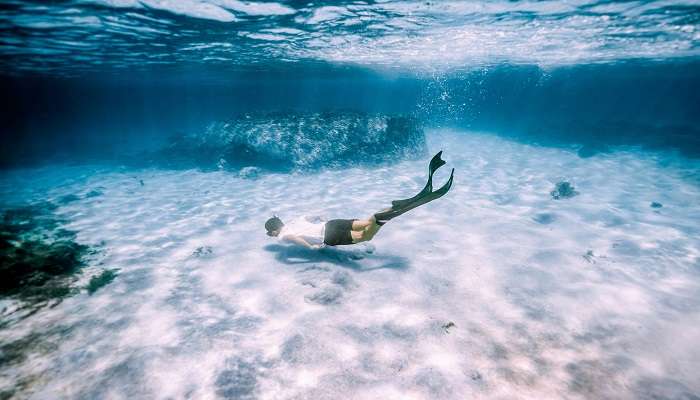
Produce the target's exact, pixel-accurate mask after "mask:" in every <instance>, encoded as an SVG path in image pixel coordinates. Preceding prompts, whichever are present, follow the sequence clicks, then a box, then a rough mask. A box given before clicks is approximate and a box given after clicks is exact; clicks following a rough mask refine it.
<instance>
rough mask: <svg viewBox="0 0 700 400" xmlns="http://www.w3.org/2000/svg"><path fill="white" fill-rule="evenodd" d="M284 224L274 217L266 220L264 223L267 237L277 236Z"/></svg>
mask: <svg viewBox="0 0 700 400" xmlns="http://www.w3.org/2000/svg"><path fill="white" fill-rule="evenodd" d="M283 226H284V223H283V222H282V220H281V219H279V217H277V216H276V215H275V216H273V217H272V218H270V219H268V220H267V221H266V222H265V230H267V236H277V235H279V234H280V231H281V230H282V227H283Z"/></svg>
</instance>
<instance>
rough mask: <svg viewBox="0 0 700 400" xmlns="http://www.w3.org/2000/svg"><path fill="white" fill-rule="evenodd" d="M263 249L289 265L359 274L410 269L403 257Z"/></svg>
mask: <svg viewBox="0 0 700 400" xmlns="http://www.w3.org/2000/svg"><path fill="white" fill-rule="evenodd" d="M264 249H265V250H267V251H269V252H272V253H275V258H276V259H277V260H278V261H280V262H283V263H285V264H289V265H294V264H307V263H330V264H334V265H338V266H341V267H344V268H350V269H353V270H355V271H359V272H362V271H372V270H375V269H383V268H390V269H396V270H406V269H408V268H409V267H410V263H409V261H408V259H406V258H405V257H401V256H395V255H377V254H369V253H367V252H365V251H362V250H340V249H336V248H329V247H326V248H323V249H320V250H311V249H307V248H304V247H301V246H295V245H279V244H271V245H267V246H265V247H264Z"/></svg>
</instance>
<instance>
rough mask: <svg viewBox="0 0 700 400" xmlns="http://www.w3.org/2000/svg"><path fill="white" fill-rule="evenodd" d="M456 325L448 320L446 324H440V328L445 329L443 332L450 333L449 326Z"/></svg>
mask: <svg viewBox="0 0 700 400" xmlns="http://www.w3.org/2000/svg"><path fill="white" fill-rule="evenodd" d="M456 326H457V325H455V323H454V322H452V321H450V322H448V323H446V324H443V325H442V329H444V330H445V333H450V328H454V327H456Z"/></svg>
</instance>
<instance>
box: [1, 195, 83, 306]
mask: <svg viewBox="0 0 700 400" xmlns="http://www.w3.org/2000/svg"><path fill="white" fill-rule="evenodd" d="M55 208H56V206H54V205H53V204H51V203H47V202H44V203H38V204H33V205H30V206H26V207H21V208H16V209H10V210H6V211H5V212H4V213H3V215H2V218H1V219H0V297H16V298H19V299H21V300H25V301H28V302H30V303H34V304H36V303H46V302H48V301H51V300H60V299H61V298H63V297H65V296H68V295H70V294H72V292H73V289H72V288H71V284H72V283H73V282H74V281H75V280H76V279H77V278H76V276H75V275H76V272H78V271H79V270H80V269H81V267H83V266H84V264H85V261H84V257H85V256H86V255H87V254H88V253H89V252H90V249H89V247H88V246H85V245H82V244H79V243H77V242H76V234H75V232H73V231H69V230H66V229H63V228H61V225H62V224H61V221H60V220H59V219H57V218H56V217H55V216H54V215H53V214H52V211H53V210H54V209H55Z"/></svg>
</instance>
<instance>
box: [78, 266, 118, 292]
mask: <svg viewBox="0 0 700 400" xmlns="http://www.w3.org/2000/svg"><path fill="white" fill-rule="evenodd" d="M116 277H117V273H116V271H114V270H112V269H106V270H104V271H102V272H101V273H100V274H99V275H95V276H93V277H92V278H90V282H88V285H87V287H86V289H87V291H88V294H90V295H92V294H93V293H95V292H96V291H98V290H99V289H100V288H102V287H103V286H106V285H109V284H110V283H111V282H112V281H113V280H114V278H116Z"/></svg>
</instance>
